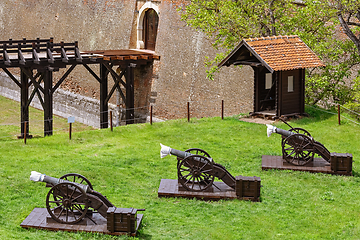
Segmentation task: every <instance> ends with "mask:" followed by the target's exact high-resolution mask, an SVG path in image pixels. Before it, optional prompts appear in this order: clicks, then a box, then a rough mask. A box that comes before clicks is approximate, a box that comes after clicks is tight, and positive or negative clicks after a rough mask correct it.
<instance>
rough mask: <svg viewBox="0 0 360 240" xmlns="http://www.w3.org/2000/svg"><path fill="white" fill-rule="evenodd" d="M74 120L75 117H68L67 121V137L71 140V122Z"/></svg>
mask: <svg viewBox="0 0 360 240" xmlns="http://www.w3.org/2000/svg"><path fill="white" fill-rule="evenodd" d="M74 122H75V117H72V116H70V117H68V123H69V139H70V140H71V126H72V123H74Z"/></svg>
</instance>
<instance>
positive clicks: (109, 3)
mask: <svg viewBox="0 0 360 240" xmlns="http://www.w3.org/2000/svg"><path fill="white" fill-rule="evenodd" d="M144 4H147V5H146V6H151V5H153V6H156V8H157V10H158V11H159V27H158V35H157V43H156V49H155V52H156V54H158V55H160V56H161V59H160V61H155V62H154V65H153V66H142V67H141V68H139V69H137V70H136V74H135V98H136V99H135V107H136V108H138V109H141V111H142V114H146V113H147V112H148V106H149V105H150V104H152V105H153V106H154V113H155V116H156V117H160V118H165V119H171V118H184V117H186V116H185V113H186V103H187V102H188V101H190V102H191V109H192V117H207V116H219V115H220V107H221V100H224V101H225V115H233V114H238V113H243V112H249V111H251V110H252V99H253V71H252V69H251V68H250V67H243V68H242V69H240V68H234V67H229V68H223V69H221V70H220V73H219V74H217V75H216V76H215V79H214V80H213V81H210V80H208V79H206V73H205V70H206V68H205V66H204V61H205V56H210V57H213V56H214V55H215V54H216V52H215V51H214V50H213V48H212V47H211V45H210V42H209V41H208V40H207V39H206V37H205V36H204V35H203V34H202V33H201V32H197V31H194V30H192V29H190V28H189V27H187V26H185V24H184V23H183V22H182V21H181V20H180V15H179V13H178V12H177V11H176V8H177V6H176V5H173V4H172V3H171V1H166V0H163V1H160V0H156V1H145V0H138V1H136V0H82V1H80V0H67V1H54V0H17V1H12V0H3V1H0V13H1V14H0V29H1V32H2V37H1V39H0V40H8V39H9V38H12V39H21V38H23V37H25V38H27V39H35V38H37V37H40V38H49V37H54V40H55V42H59V41H65V42H73V41H79V48H80V50H82V51H86V50H104V49H128V48H136V47H137V37H138V29H137V24H138V22H139V19H138V17H139V11H140V9H141V8H142V6H144ZM239 41H240V39H239ZM91 68H92V69H93V70H94V71H95V72H97V73H98V72H99V69H98V67H96V66H91ZM64 71H65V70H64V69H63V70H61V71H60V72H59V73H54V79H55V80H56V78H58V77H59V76H61V75H62V74H63V72H64ZM109 85H110V84H109ZM60 87H61V88H62V89H63V90H66V91H70V92H72V93H77V94H81V95H83V96H86V97H89V98H93V99H95V100H96V101H97V100H98V99H99V83H98V82H97V81H96V80H95V79H94V78H93V77H92V76H91V75H90V74H89V73H88V72H87V71H86V70H85V68H83V67H81V66H78V67H76V68H75V70H74V71H73V72H72V73H71V74H70V76H69V77H68V78H67V79H66V80H65V81H64V83H63V84H62V85H61V86H60ZM109 87H110V86H109ZM59 91H60V90H59ZM69 95H70V94H69ZM55 101H56V99H55V97H54V104H56V102H55ZM110 102H111V103H112V104H115V103H116V99H115V97H112V99H111V100H110ZM78 107H79V109H83V108H84V106H82V105H81V104H80V103H79V106H78Z"/></svg>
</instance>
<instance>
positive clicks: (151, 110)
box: [150, 105, 153, 125]
mask: <svg viewBox="0 0 360 240" xmlns="http://www.w3.org/2000/svg"><path fill="white" fill-rule="evenodd" d="M152 115H153V106H152V105H151V106H150V125H152Z"/></svg>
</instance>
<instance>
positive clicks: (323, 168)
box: [261, 155, 352, 176]
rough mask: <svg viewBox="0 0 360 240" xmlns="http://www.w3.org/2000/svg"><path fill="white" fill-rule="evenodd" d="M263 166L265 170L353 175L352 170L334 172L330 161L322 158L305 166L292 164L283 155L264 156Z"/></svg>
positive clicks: (315, 159)
mask: <svg viewBox="0 0 360 240" xmlns="http://www.w3.org/2000/svg"><path fill="white" fill-rule="evenodd" d="M261 167H262V169H263V170H267V169H278V170H293V171H306V172H313V173H328V174H334V175H348V176H352V172H350V173H348V172H339V171H338V172H334V171H332V170H331V166H330V163H328V162H327V161H325V160H324V159H322V158H314V161H312V162H309V163H307V164H306V165H304V166H296V165H292V164H290V163H288V162H286V161H285V160H283V158H282V156H269V155H263V156H262V163H261Z"/></svg>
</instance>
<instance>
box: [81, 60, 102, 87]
mask: <svg viewBox="0 0 360 240" xmlns="http://www.w3.org/2000/svg"><path fill="white" fill-rule="evenodd" d="M83 66H84V67H85V68H86V70H88V72H89V73H90V74H91V75H93V77H94V78H95V79H96V80H97V81H98V82H99V83H101V78H99V77H98V75H96V73H94V71H93V70H92V69H91V68H90V67H89V66H88V65H86V64H83Z"/></svg>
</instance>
